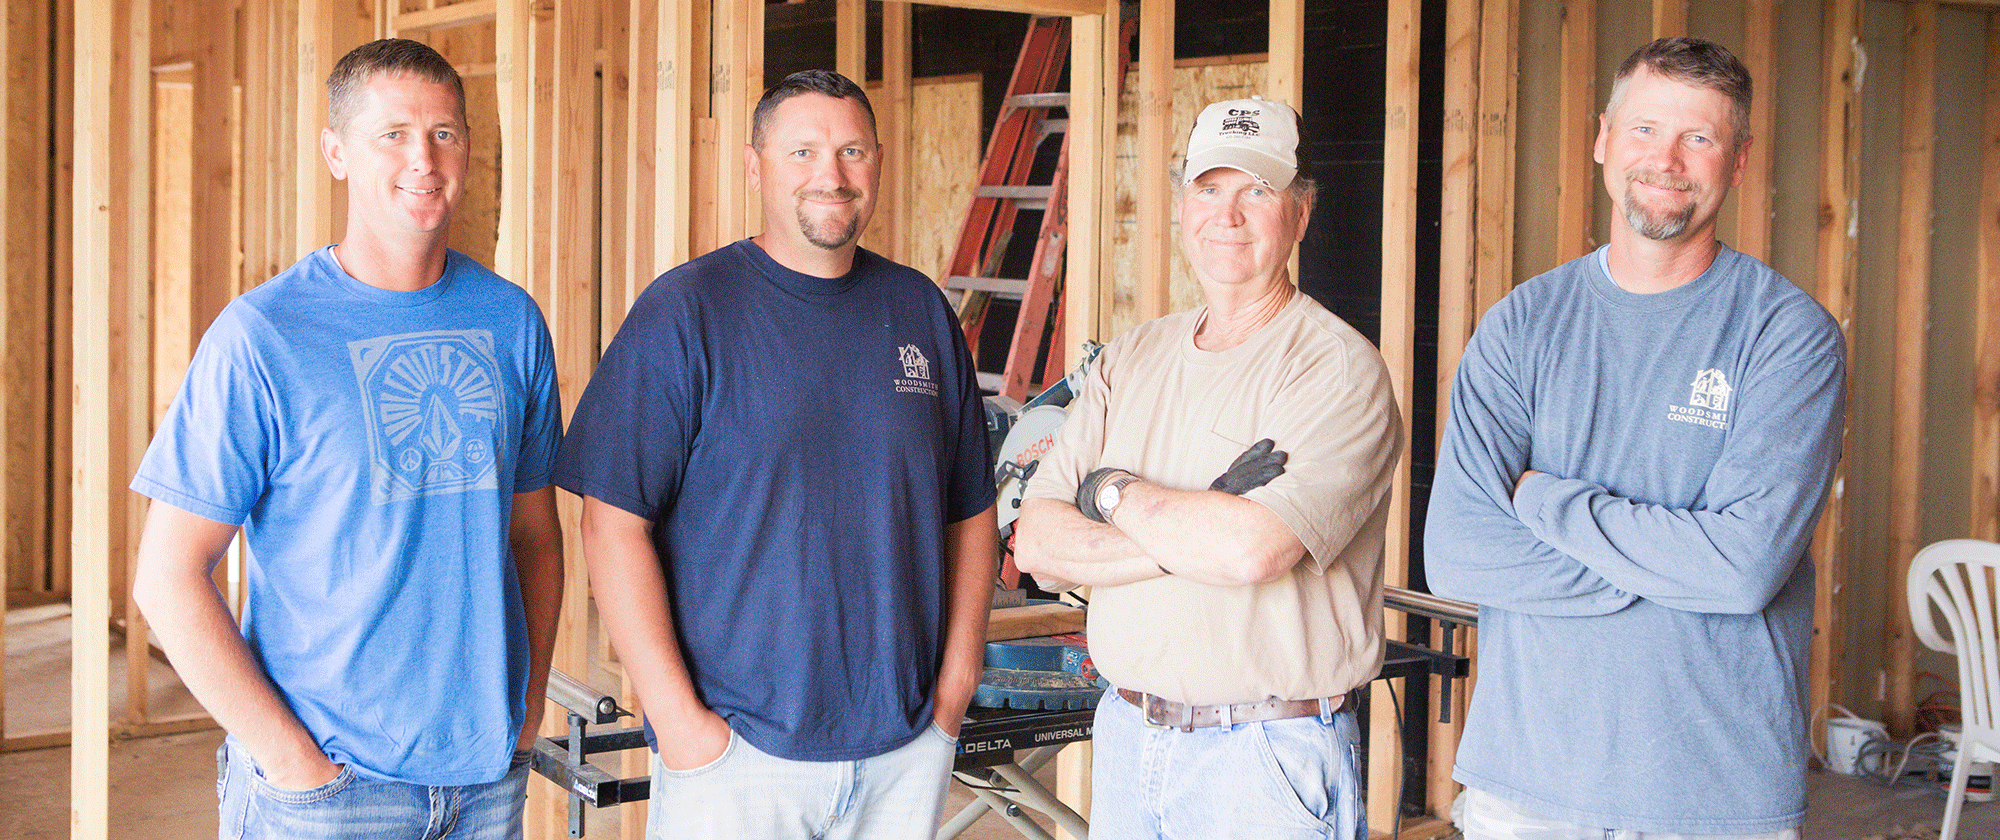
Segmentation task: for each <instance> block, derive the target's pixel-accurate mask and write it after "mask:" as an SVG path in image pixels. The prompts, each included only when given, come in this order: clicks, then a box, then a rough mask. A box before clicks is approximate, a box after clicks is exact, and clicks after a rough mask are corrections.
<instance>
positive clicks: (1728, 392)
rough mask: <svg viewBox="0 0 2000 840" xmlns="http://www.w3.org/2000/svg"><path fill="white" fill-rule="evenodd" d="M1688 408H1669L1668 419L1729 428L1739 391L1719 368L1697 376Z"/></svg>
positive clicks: (1690, 394)
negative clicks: (1730, 410)
mask: <svg viewBox="0 0 2000 840" xmlns="http://www.w3.org/2000/svg"><path fill="white" fill-rule="evenodd" d="M1688 388H1689V390H1688V398H1687V404H1686V405H1668V406H1667V419H1668V420H1672V421H1674V422H1677V423H1692V424H1694V425H1697V426H1707V427H1709V428H1712V429H1727V428H1729V405H1730V402H1731V401H1732V400H1731V397H1732V395H1733V394H1735V392H1736V388H1735V387H1734V386H1731V385H1730V384H1729V379H1728V377H1726V376H1723V374H1722V371H1721V370H1719V369H1717V368H1709V369H1707V370H1703V371H1701V372H1699V373H1696V374H1695V376H1694V381H1692V382H1690V383H1688Z"/></svg>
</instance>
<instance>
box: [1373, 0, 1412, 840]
mask: <svg viewBox="0 0 2000 840" xmlns="http://www.w3.org/2000/svg"><path fill="white" fill-rule="evenodd" d="M1388 13H1389V14H1388V27H1387V41H1386V44H1385V51H1386V53H1387V58H1386V60H1385V61H1384V71H1385V72H1384V85H1383V102H1382V114H1383V120H1382V122H1383V134H1382V149H1383V159H1382V323H1381V346H1382V361H1383V362H1384V363H1385V364H1387V365H1388V368H1389V382H1390V385H1391V388H1392V390H1393V391H1394V392H1395V395H1396V408H1397V414H1398V415H1399V416H1398V419H1397V422H1398V423H1400V424H1401V426H1402V430H1403V440H1405V441H1408V440H1409V439H1410V430H1411V425H1410V409H1411V405H1412V402H1413V391H1414V390H1415V388H1416V371H1417V363H1416V343H1417V337H1416V333H1417V306H1416V291H1417V246H1416V243H1417V146H1418V140H1419V137H1418V132H1417V109H1418V107H1419V105H1418V98H1417V93H1418V89H1419V87H1420V84H1421V83H1420V77H1421V73H1422V70H1421V67H1420V65H1419V61H1418V59H1419V57H1420V56H1421V55H1422V52H1423V3H1422V0H1389V8H1388ZM1391 486H1393V487H1395V488H1396V492H1395V493H1394V494H1393V495H1392V496H1391V498H1390V500H1389V524H1388V532H1387V540H1386V543H1385V545H1384V550H1383V558H1382V564H1383V569H1382V580H1383V582H1384V583H1386V584H1388V585H1390V586H1408V585H1409V582H1410V502H1411V499H1410V494H1409V493H1408V492H1407V491H1408V488H1409V486H1410V447H1408V446H1404V447H1403V453H1402V455H1401V457H1399V458H1398V459H1397V461H1396V478H1395V481H1394V483H1393V484H1392V485H1391ZM1406 620H1407V619H1406V618H1405V617H1404V616H1403V614H1402V613H1399V612H1394V611H1385V612H1384V615H1383V628H1384V630H1385V631H1386V633H1387V634H1388V636H1389V637H1390V638H1395V639H1400V638H1403V635H1404V634H1403V632H1402V625H1403V622H1405V621H1406ZM1401 683H1402V686H1401V687H1402V688H1403V689H1404V691H1405V693H1407V687H1408V685H1409V681H1408V680H1402V681H1401ZM1369 685H1370V686H1372V687H1373V689H1372V693H1371V698H1372V701H1371V702H1370V703H1369V722H1368V756H1369V761H1368V805H1367V807H1368V821H1369V823H1370V824H1371V825H1377V826H1389V825H1394V823H1395V818H1396V813H1397V810H1398V809H1399V808H1400V807H1401V803H1399V802H1398V801H1397V793H1398V792H1400V791H1401V790H1402V788H1403V786H1402V785H1401V784H1399V782H1400V780H1401V779H1402V776H1403V763H1404V756H1403V752H1402V748H1401V747H1402V738H1401V737H1400V736H1399V735H1398V733H1399V732H1400V730H1401V727H1402V721H1401V720H1399V719H1398V718H1397V716H1396V706H1395V704H1394V703H1392V702H1391V697H1390V693H1389V692H1390V690H1391V686H1390V684H1389V683H1387V682H1384V681H1377V682H1371V683H1369ZM1392 757H1393V758H1394V760H1390V759H1391V758H1392Z"/></svg>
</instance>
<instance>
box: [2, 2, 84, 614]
mask: <svg viewBox="0 0 2000 840" xmlns="http://www.w3.org/2000/svg"><path fill="white" fill-rule="evenodd" d="M7 24H8V25H7V26H6V27H5V32H4V35H5V37H6V38H7V39H8V47H7V58H8V61H7V66H6V68H5V72H6V75H7V90H8V96H7V113H6V114H5V115H4V116H5V117H6V125H7V134H6V143H7V149H6V155H5V158H6V166H7V195H5V196H0V200H4V201H6V202H7V206H8V207H10V208H16V209H15V211H14V212H12V213H10V214H9V219H8V222H7V236H6V245H5V247H6V248H7V272H6V274H7V276H6V278H5V283H6V294H5V296H4V299H3V300H0V317H4V318H5V319H6V322H7V329H6V335H7V345H8V346H7V352H6V353H5V358H4V362H0V364H4V365H5V367H4V371H5V381H6V385H5V392H4V405H0V410H4V411H5V412H7V417H6V423H5V424H4V428H5V430H6V432H5V435H6V439H5V440H4V441H0V444H4V446H5V447H6V453H7V458H6V470H5V474H4V476H0V481H5V482H7V487H6V493H5V494H4V495H5V499H6V506H7V510H5V511H4V512H0V515H4V516H5V517H6V522H7V528H6V530H5V531H4V536H0V556H3V557H4V562H5V563H6V564H7V576H6V580H7V586H8V587H9V588H10V589H16V590H20V589H27V590H41V589H43V588H44V587H45V585H46V581H47V573H46V571H45V570H44V566H45V565H46V561H47V559H48V548H49V546H48V542H49V527H50V522H49V515H48V510H47V508H48V504H49V499H50V494H51V489H52V488H51V484H50V482H51V480H52V478H51V477H52V476H54V475H57V474H58V473H57V472H56V471H55V470H54V469H53V468H52V467H51V462H50V446H51V444H50V436H49V402H50V400H51V399H52V398H54V397H57V396H59V397H61V398H62V399H64V400H65V403H64V405H65V407H67V399H68V394H69V390H68V389H67V388H63V389H60V390H56V389H52V387H51V385H50V383H51V382H52V374H51V358H50V348H51V343H52V342H53V340H54V333H53V331H52V328H51V324H52V319H51V317H50V289H49V269H50V256H49V251H50V247H51V239H50V220H49V214H48V213H44V212H37V211H34V210H32V209H28V210H26V211H25V212H24V211H23V208H39V207H48V206H49V202H50V201H51V200H52V197H51V194H50V179H51V178H53V177H54V174H53V173H52V172H51V170H50V165H49V154H48V145H49V131H50V122H51V116H50V115H51V114H52V113H53V111H54V110H55V109H54V108H53V107H52V106H51V103H49V102H48V95H47V93H46V92H47V91H48V90H49V86H50V80H49V74H50V72H51V62H50V60H49V29H50V27H51V25H52V24H51V22H50V19H49V16H48V10H47V9H46V8H45V7H41V6H39V5H35V6H26V5H24V6H23V7H22V8H18V9H14V8H11V7H10V13H9V14H8V16H7ZM64 211H65V212H67V205H64ZM60 480H61V481H63V482H64V484H65V485H66V484H67V483H68V475H67V474H66V473H64V474H61V479H60ZM65 539H67V538H66V537H65Z"/></svg>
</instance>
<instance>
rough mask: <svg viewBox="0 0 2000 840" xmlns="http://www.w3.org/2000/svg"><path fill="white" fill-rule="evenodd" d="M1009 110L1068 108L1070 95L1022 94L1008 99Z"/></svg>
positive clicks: (1059, 93)
mask: <svg viewBox="0 0 2000 840" xmlns="http://www.w3.org/2000/svg"><path fill="white" fill-rule="evenodd" d="M1007 107H1009V108H1068V107H1069V93H1068V92H1057V93H1022V94H1016V95H1014V96H1009V97H1007Z"/></svg>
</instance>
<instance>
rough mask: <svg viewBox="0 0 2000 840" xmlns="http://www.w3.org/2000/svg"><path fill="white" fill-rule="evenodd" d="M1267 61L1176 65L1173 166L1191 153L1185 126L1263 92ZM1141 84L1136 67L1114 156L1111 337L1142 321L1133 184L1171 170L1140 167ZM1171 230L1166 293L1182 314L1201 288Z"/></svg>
mask: <svg viewBox="0 0 2000 840" xmlns="http://www.w3.org/2000/svg"><path fill="white" fill-rule="evenodd" d="M1264 66H1265V62H1262V61H1255V62H1244V63H1240V64H1206V65H1202V66H1197V67H1175V68H1174V116H1173V121H1172V124H1173V126H1174V133H1175V137H1174V141H1173V159H1172V161H1171V163H1172V164H1176V165H1177V164H1178V163H1179V161H1180V159H1181V158H1182V156H1183V155H1185V154H1186V151H1187V136H1186V134H1187V129H1188V127H1189V126H1192V125H1193V124H1194V118H1195V115H1196V114H1198V113H1200V111H1201V108H1202V107H1203V106H1206V105H1207V104H1208V103H1210V102H1216V101H1219V100H1223V99H1238V98H1242V97H1247V96H1249V95H1250V94H1252V93H1257V92H1259V91H1261V90H1262V88H1263V83H1264ZM1137 85H1138V73H1137V71H1136V70H1134V71H1128V72H1126V74H1125V86H1124V88H1123V90H1124V93H1122V94H1120V96H1119V102H1118V115H1119V116H1118V142H1117V146H1116V147H1115V149H1114V150H1113V151H1114V154H1115V156H1116V162H1115V163H1114V167H1115V168H1114V172H1115V173H1116V175H1115V180H1116V182H1117V185H1118V188H1117V192H1116V194H1115V195H1113V196H1112V208H1113V215H1112V228H1111V231H1112V233H1111V248H1112V265H1113V270H1112V275H1111V313H1110V315H1111V317H1110V321H1111V333H1110V335H1111V336H1117V335H1118V334H1120V333H1123V332H1124V331H1126V330H1128V329H1131V328H1132V327H1134V326H1136V325H1138V323H1139V320H1140V318H1139V311H1138V309H1139V307H1138V299H1137V290H1138V282H1139V281H1138V277H1137V271H1138V267H1137V266H1138V262H1139V255H1138V248H1137V247H1136V246H1135V245H1134V242H1133V240H1134V238H1135V237H1134V232H1135V231H1137V230H1138V198H1137V195H1136V193H1135V190H1134V185H1136V184H1137V183H1138V179H1140V178H1166V177H1167V173H1168V170H1167V169H1159V170H1156V171H1150V172H1142V171H1140V170H1139V165H1138V157H1139V142H1138V129H1137V128H1136V127H1135V125H1134V123H1133V119H1132V117H1133V115H1135V114H1137V113H1138V102H1137V99H1136V94H1134V92H1133V91H1134V90H1135V88H1136V87H1137ZM1168 223H1169V224H1170V225H1172V229H1171V231H1170V233H1169V234H1168V239H1169V240H1170V241H1171V242H1173V243H1174V244H1173V247H1172V248H1171V249H1170V250H1171V251H1172V252H1173V258H1172V260H1171V262H1170V263H1169V265H1171V266H1172V272H1173V279H1172V281H1171V283H1170V285H1169V286H1168V291H1167V310H1168V311H1169V312H1179V311H1182V310H1185V309H1193V308H1194V307H1197V306H1200V305H1201V287H1200V286H1197V285H1196V284H1195V280H1194V275H1193V274H1192V273H1191V272H1190V271H1189V270H1188V265H1187V259H1186V258H1185V257H1183V256H1181V252H1180V226H1179V225H1178V224H1176V223H1174V222H1173V221H1172V220H1171V219H1170V220H1169V222H1168Z"/></svg>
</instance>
